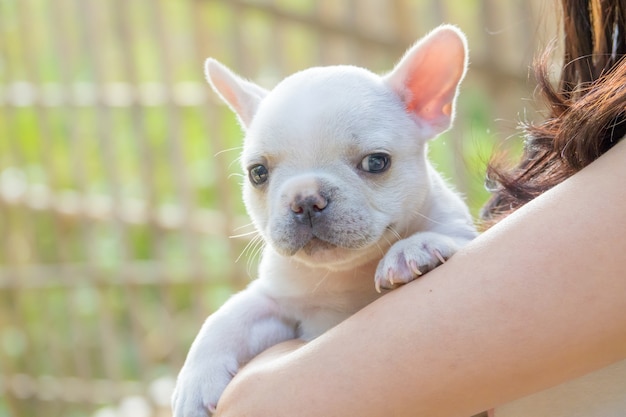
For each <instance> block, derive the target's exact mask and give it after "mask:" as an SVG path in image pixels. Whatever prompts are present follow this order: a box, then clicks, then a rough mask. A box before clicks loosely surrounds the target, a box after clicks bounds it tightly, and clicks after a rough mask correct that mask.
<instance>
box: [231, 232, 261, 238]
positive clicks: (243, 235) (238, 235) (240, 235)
mask: <svg viewBox="0 0 626 417" xmlns="http://www.w3.org/2000/svg"><path fill="white" fill-rule="evenodd" d="M255 233H259V232H258V231H256V230H253V231H251V232H246V233H240V234H237V235H231V236H228V238H229V239H238V238H240V237H246V236H250V235H253V234H255Z"/></svg>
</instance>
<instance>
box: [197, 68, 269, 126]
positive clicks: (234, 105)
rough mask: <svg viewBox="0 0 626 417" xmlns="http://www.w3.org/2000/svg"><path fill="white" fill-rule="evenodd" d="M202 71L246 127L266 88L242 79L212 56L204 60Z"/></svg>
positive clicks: (264, 94)
mask: <svg viewBox="0 0 626 417" xmlns="http://www.w3.org/2000/svg"><path fill="white" fill-rule="evenodd" d="M204 72H205V75H206V78H207V80H208V81H209V84H211V87H213V90H215V92H216V93H217V94H218V95H219V96H220V97H221V98H222V100H224V101H225V102H226V104H228V106H229V107H230V108H231V109H232V110H233V111H234V112H235V113H236V114H237V117H238V118H239V122H240V123H241V125H242V126H243V128H244V129H246V128H248V127H249V126H250V123H251V122H252V118H253V117H254V115H255V114H256V111H257V109H258V107H259V104H260V103H261V100H263V97H265V96H266V95H267V90H265V89H264V88H262V87H260V86H258V85H256V84H254V83H253V82H250V81H246V80H244V79H242V78H241V77H239V76H238V75H236V74H235V73H234V72H232V71H231V70H229V69H228V68H227V67H226V66H224V65H222V64H221V63H219V62H218V61H216V60H215V59H213V58H209V59H207V60H206V63H205V64H204Z"/></svg>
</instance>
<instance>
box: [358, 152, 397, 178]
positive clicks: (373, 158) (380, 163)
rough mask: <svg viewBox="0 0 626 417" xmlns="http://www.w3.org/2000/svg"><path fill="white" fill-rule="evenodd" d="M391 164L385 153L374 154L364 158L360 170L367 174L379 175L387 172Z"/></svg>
mask: <svg viewBox="0 0 626 417" xmlns="http://www.w3.org/2000/svg"><path fill="white" fill-rule="evenodd" d="M389 162H390V158H389V155H387V154H384V153H373V154H371V155H367V156H366V157H365V158H363V160H362V161H361V165H360V168H361V169H362V170H363V171H365V172H371V173H373V174H377V173H380V172H384V171H386V170H387V168H389Z"/></svg>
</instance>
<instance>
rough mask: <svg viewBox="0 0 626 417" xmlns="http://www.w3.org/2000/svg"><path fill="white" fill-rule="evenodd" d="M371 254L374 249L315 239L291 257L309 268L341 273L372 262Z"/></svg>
mask: <svg viewBox="0 0 626 417" xmlns="http://www.w3.org/2000/svg"><path fill="white" fill-rule="evenodd" d="M371 252H372V248H346V247H341V246H338V245H336V244H333V243H330V242H327V241H325V240H322V239H319V238H317V237H314V238H312V239H311V240H309V241H308V242H307V243H306V244H305V245H304V246H303V247H302V248H301V249H300V250H298V251H296V252H295V253H294V254H292V255H291V256H292V257H293V258H294V259H295V260H297V261H299V262H301V263H303V264H305V265H307V266H309V267H314V268H326V269H329V270H335V271H340V270H345V269H351V268H354V267H356V266H359V265H361V264H364V263H366V262H368V261H371V260H372V255H373V254H372V253H371ZM376 253H378V251H376ZM374 256H375V255H374Z"/></svg>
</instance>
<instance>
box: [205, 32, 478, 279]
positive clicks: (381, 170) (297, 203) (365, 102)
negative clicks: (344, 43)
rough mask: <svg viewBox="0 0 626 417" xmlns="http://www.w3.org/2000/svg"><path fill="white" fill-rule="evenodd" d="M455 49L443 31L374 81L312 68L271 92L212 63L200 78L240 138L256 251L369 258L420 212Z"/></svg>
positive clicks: (325, 260)
mask: <svg viewBox="0 0 626 417" xmlns="http://www.w3.org/2000/svg"><path fill="white" fill-rule="evenodd" d="M466 55H467V54H466V42H465V38H464V36H463V34H462V33H461V32H460V31H459V30H458V29H456V28H454V27H452V26H442V27H440V28H438V29H436V30H435V31H433V32H431V33H430V34H429V35H427V36H426V37H425V38H423V39H422V40H420V41H419V42H418V43H416V44H415V45H414V46H413V47H412V48H410V49H409V50H408V51H407V53H406V54H405V56H404V57H403V58H402V59H401V60H400V62H399V63H398V64H397V65H396V67H395V68H394V69H393V70H392V71H391V72H390V73H388V74H386V75H384V76H382V77H381V76H378V75H375V74H373V73H371V72H369V71H367V70H365V69H362V68H357V67H351V66H332V67H321V68H311V69H307V70H304V71H301V72H299V73H296V74H294V75H292V76H290V77H288V78H286V79H285V80H283V81H282V82H281V83H279V84H278V85H277V86H276V87H275V88H274V89H272V90H271V91H267V90H265V89H263V88H261V87H259V86H257V85H256V84H254V83H251V82H249V81H245V80H243V79H241V78H240V77H238V76H237V75H235V74H234V73H232V72H231V71H230V70H228V69H227V68H226V67H224V66H223V65H221V64H220V63H218V62H217V61H215V60H213V59H209V60H207V63H206V75H207V78H208V80H209V82H210V83H211V85H212V86H213V88H214V89H215V91H216V92H217V93H218V94H219V95H220V96H221V97H222V98H223V99H224V101H225V102H226V103H227V104H228V105H229V106H230V107H231V108H232V109H233V111H234V112H235V113H236V114H237V116H238V118H239V121H240V123H241V125H242V126H243V128H244V130H245V132H246V137H245V141H244V147H243V153H242V156H241V162H242V164H243V168H244V170H245V171H246V174H247V180H246V181H245V183H244V201H245V204H246V207H247V209H248V212H249V214H250V216H251V217H252V220H253V222H254V223H255V225H256V227H257V229H258V230H259V232H260V233H261V234H262V235H263V237H264V238H265V240H266V241H267V242H268V243H269V244H270V245H271V246H272V247H273V248H274V249H275V250H276V251H277V252H279V253H280V254H282V255H285V256H292V257H294V259H297V260H299V261H302V262H305V263H307V264H309V265H318V266H324V267H327V268H330V269H343V268H347V267H352V266H355V265H358V264H360V263H363V262H366V261H367V260H371V259H372V257H374V258H380V256H382V254H383V251H384V250H385V248H387V247H388V246H389V245H390V244H391V243H393V242H394V241H396V240H398V239H399V238H400V237H401V236H404V235H405V234H408V233H414V232H415V231H416V230H414V229H415V225H416V224H419V223H420V222H421V221H422V220H423V219H421V218H420V213H419V211H420V209H421V208H422V207H423V205H424V204H425V203H426V202H427V200H428V198H431V197H430V196H429V193H430V192H431V189H430V178H429V172H430V170H429V169H428V166H427V160H426V142H427V140H428V139H431V138H433V137H434V136H436V135H437V134H439V133H441V132H443V131H445V130H447V129H448V128H449V127H450V124H451V121H452V118H453V114H454V102H455V98H456V94H457V89H458V85H459V83H460V81H461V79H462V78H463V76H464V74H465V70H466V63H467V58H466Z"/></svg>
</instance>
